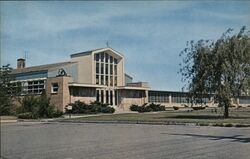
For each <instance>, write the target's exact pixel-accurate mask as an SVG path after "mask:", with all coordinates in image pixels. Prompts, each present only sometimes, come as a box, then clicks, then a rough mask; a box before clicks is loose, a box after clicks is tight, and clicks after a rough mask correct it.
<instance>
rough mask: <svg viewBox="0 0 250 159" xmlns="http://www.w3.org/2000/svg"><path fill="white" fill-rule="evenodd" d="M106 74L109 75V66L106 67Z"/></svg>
mask: <svg viewBox="0 0 250 159" xmlns="http://www.w3.org/2000/svg"><path fill="white" fill-rule="evenodd" d="M105 74H106V75H108V74H109V65H108V64H106V65H105Z"/></svg>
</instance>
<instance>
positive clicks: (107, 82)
mask: <svg viewBox="0 0 250 159" xmlns="http://www.w3.org/2000/svg"><path fill="white" fill-rule="evenodd" d="M105 85H106V86H108V85H109V76H107V75H106V76H105Z"/></svg>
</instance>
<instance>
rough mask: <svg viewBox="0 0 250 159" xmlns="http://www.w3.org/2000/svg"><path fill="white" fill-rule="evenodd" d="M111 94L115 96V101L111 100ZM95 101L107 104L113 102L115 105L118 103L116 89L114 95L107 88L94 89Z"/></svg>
mask: <svg viewBox="0 0 250 159" xmlns="http://www.w3.org/2000/svg"><path fill="white" fill-rule="evenodd" d="M113 96H114V97H115V101H114V102H115V103H114V102H113ZM96 101H99V102H101V103H106V104H109V105H113V103H114V104H115V105H117V104H118V97H117V91H116V90H115V91H114V95H113V91H112V90H111V91H109V90H97V91H96Z"/></svg>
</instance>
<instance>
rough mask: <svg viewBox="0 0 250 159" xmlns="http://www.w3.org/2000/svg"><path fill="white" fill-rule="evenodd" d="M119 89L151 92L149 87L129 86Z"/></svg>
mask: <svg viewBox="0 0 250 159" xmlns="http://www.w3.org/2000/svg"><path fill="white" fill-rule="evenodd" d="M117 89H131V90H149V87H129V86H122V87H118V88H117Z"/></svg>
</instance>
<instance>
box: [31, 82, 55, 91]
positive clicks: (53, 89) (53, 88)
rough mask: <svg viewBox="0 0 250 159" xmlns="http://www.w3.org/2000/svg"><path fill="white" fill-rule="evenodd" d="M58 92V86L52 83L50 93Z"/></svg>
mask: <svg viewBox="0 0 250 159" xmlns="http://www.w3.org/2000/svg"><path fill="white" fill-rule="evenodd" d="M58 90H59V85H58V83H53V84H52V93H57V92H58ZM35 93H37V92H35Z"/></svg>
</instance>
